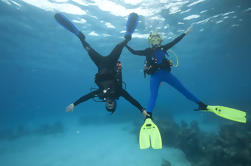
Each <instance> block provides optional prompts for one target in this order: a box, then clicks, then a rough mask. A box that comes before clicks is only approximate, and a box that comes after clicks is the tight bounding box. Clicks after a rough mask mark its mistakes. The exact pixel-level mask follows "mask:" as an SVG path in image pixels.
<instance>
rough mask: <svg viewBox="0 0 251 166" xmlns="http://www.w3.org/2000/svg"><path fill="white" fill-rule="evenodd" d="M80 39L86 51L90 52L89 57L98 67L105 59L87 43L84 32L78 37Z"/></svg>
mask: <svg viewBox="0 0 251 166" xmlns="http://www.w3.org/2000/svg"><path fill="white" fill-rule="evenodd" d="M78 38H79V39H80V41H81V43H82V45H83V47H84V49H85V50H86V51H87V52H88V55H89V56H90V58H91V59H92V61H93V62H94V63H95V64H96V65H97V66H98V65H99V64H100V63H101V59H102V58H103V56H102V55H100V54H99V53H98V52H96V51H95V50H94V49H93V48H92V47H91V46H90V45H89V43H87V42H86V40H85V36H84V34H83V33H82V32H80V34H79V35H78Z"/></svg>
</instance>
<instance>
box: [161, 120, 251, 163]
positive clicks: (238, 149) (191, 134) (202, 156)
mask: <svg viewBox="0 0 251 166" xmlns="http://www.w3.org/2000/svg"><path fill="white" fill-rule="evenodd" d="M250 120H251V119H249V120H248V123H247V124H239V123H235V122H230V123H229V124H225V125H222V126H221V127H220V130H219V132H218V133H216V134H212V133H211V134H209V133H205V132H202V131H200V129H199V126H198V123H197V122H196V121H193V122H191V123H190V124H187V123H186V122H182V123H181V124H180V125H178V124H177V123H175V122H174V121H172V120H170V119H169V120H165V119H159V121H158V123H157V124H158V126H159V129H160V132H161V134H162V141H163V145H164V146H172V147H176V148H179V149H181V150H182V151H183V152H184V153H185V154H186V156H187V159H188V160H189V161H190V162H191V164H192V166H222V165H227V166H250V165H251V158H250V156H251V141H250V140H251V132H250V129H251V123H250ZM163 165H165V164H164V162H163Z"/></svg>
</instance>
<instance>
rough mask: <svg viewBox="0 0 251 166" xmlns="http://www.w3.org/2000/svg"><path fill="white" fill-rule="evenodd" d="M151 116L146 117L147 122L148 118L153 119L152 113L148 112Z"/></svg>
mask: <svg viewBox="0 0 251 166" xmlns="http://www.w3.org/2000/svg"><path fill="white" fill-rule="evenodd" d="M147 113H148V114H149V115H150V116H146V118H145V120H146V119H147V118H150V119H152V113H151V112H147Z"/></svg>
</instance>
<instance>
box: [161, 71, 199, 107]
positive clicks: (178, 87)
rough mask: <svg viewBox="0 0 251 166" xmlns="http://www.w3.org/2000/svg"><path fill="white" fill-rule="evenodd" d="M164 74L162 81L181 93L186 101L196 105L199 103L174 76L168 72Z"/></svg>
mask: <svg viewBox="0 0 251 166" xmlns="http://www.w3.org/2000/svg"><path fill="white" fill-rule="evenodd" d="M164 74H165V75H164V78H163V80H164V81H165V82H167V83H168V84H170V85H171V86H173V87H174V88H175V89H176V90H178V91H179V92H180V93H182V94H183V95H184V96H185V97H186V98H187V99H189V100H191V101H193V102H195V103H197V104H198V103H199V102H200V100H199V99H198V98H197V97H195V96H194V95H193V94H192V93H191V92H189V91H188V90H187V89H186V88H185V87H184V86H183V85H182V84H181V82H180V81H179V80H178V79H177V78H176V77H175V76H174V75H172V74H171V73H170V72H168V71H167V72H165V73H164Z"/></svg>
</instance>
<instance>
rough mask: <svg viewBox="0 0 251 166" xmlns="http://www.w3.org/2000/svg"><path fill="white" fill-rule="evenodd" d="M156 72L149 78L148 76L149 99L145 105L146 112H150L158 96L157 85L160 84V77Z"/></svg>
mask: <svg viewBox="0 0 251 166" xmlns="http://www.w3.org/2000/svg"><path fill="white" fill-rule="evenodd" d="M156 74H157V73H155V74H154V75H151V78H150V99H149V101H148V105H147V112H150V113H152V111H153V109H154V107H155V103H156V100H157V97H158V91H159V85H160V79H159V77H158V75H156Z"/></svg>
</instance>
